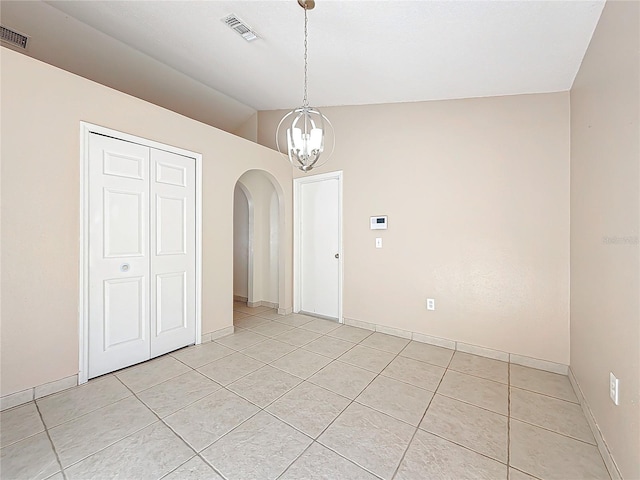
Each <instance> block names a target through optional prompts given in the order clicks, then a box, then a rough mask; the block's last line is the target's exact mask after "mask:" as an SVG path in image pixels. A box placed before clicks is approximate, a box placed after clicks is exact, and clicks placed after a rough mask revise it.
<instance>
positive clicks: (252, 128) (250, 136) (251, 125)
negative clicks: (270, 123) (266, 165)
mask: <svg viewBox="0 0 640 480" xmlns="http://www.w3.org/2000/svg"><path fill="white" fill-rule="evenodd" d="M233 133H234V134H235V135H237V136H239V137H242V138H244V139H246V140H251V141H252V142H256V141H257V139H258V114H257V113H254V114H253V115H251V116H250V117H249V118H248V119H247V121H245V122H244V123H243V124H242V125H240V126H239V127H238V128H237V129H236V130H235V131H234V132H233Z"/></svg>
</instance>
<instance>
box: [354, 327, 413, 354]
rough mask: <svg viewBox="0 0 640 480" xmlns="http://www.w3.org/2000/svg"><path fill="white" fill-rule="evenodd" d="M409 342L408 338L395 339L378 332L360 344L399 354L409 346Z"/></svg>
mask: <svg viewBox="0 0 640 480" xmlns="http://www.w3.org/2000/svg"><path fill="white" fill-rule="evenodd" d="M409 341H410V340H409V339H407V338H400V337H394V336H393V335H387V334H386V333H379V332H376V333H373V334H372V335H369V336H368V337H367V338H365V339H364V340H362V342H360V343H361V345H364V346H365V347H371V348H377V349H378V350H384V351H385V352H389V353H393V354H398V353H400V352H401V351H402V349H403V348H404V347H406V346H407V344H408V343H409Z"/></svg>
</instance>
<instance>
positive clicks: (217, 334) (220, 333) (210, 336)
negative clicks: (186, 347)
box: [202, 325, 235, 343]
mask: <svg viewBox="0 0 640 480" xmlns="http://www.w3.org/2000/svg"><path fill="white" fill-rule="evenodd" d="M234 331H235V327H234V326H233V325H231V326H230V327H225V328H221V329H220V330H216V331H214V332H209V333H205V334H204V335H202V343H208V342H211V341H213V340H217V339H218V338H222V337H226V336H227V335H231V334H232V333H233V332H234Z"/></svg>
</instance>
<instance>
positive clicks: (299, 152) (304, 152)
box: [276, 0, 335, 173]
mask: <svg viewBox="0 0 640 480" xmlns="http://www.w3.org/2000/svg"><path fill="white" fill-rule="evenodd" d="M298 4H299V5H300V6H301V7H302V8H303V9H304V96H303V99H302V106H301V107H298V108H296V109H294V110H291V111H290V112H289V113H287V114H286V115H285V116H284V117H282V120H280V123H279V124H278V128H277V129H276V147H277V149H278V151H279V152H280V153H282V154H283V155H286V156H287V157H288V158H289V162H290V163H291V165H293V166H294V167H296V168H298V169H300V170H302V171H303V172H305V173H306V172H309V171H311V170H312V169H314V168H317V167H320V166H321V165H324V164H325V163H326V162H327V160H328V159H329V157H330V156H331V154H332V153H333V147H334V146H335V140H334V136H333V125H331V122H330V121H329V119H328V118H327V117H326V116H325V115H324V114H323V113H322V112H320V110H318V109H317V108H314V107H310V106H309V101H308V99H307V41H308V32H307V23H308V21H307V10H311V9H313V8H314V7H315V0H298ZM326 134H329V135H326ZM325 136H327V137H330V142H331V151H330V152H329V153H328V155H326V156H324V157H323V161H322V162H320V161H319V160H320V156H321V155H322V153H323V152H324V150H325ZM285 146H286V150H284V148H285Z"/></svg>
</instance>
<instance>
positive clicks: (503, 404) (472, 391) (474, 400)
mask: <svg viewBox="0 0 640 480" xmlns="http://www.w3.org/2000/svg"><path fill="white" fill-rule="evenodd" d="M436 393H439V394H441V395H445V396H447V397H451V398H455V399H457V400H461V401H463V402H466V403H471V404H472V405H475V406H477V407H481V408H485V409H487V410H491V411H492V412H496V413H499V414H501V415H507V414H508V413H509V392H508V387H507V385H504V384H502V383H498V382H493V381H491V380H487V379H485V378H479V377H474V376H471V375H465V374H464V373H459V372H455V371H453V370H447V373H446V374H445V376H444V378H443V379H442V383H440V386H439V387H438V390H437V392H436Z"/></svg>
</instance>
